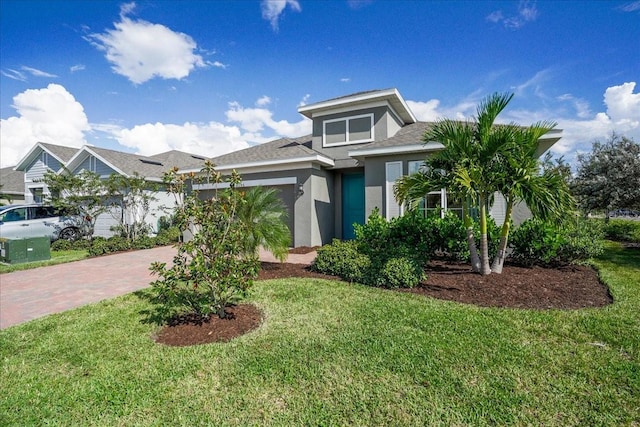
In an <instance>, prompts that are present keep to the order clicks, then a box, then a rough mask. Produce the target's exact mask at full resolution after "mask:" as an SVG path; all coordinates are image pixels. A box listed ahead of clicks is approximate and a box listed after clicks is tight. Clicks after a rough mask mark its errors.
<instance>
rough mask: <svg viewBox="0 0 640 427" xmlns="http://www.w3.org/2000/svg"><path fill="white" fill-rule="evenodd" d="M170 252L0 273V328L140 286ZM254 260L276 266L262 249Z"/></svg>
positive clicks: (296, 259) (306, 260)
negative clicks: (154, 263) (152, 269)
mask: <svg viewBox="0 0 640 427" xmlns="http://www.w3.org/2000/svg"><path fill="white" fill-rule="evenodd" d="M175 254H176V249H175V248H174V247H171V246H164V247H159V248H154V249H146V250H140V251H133V252H125V253H120V254H114V255H107V256H102V257H97V258H90V259H86V260H82V261H76V262H70V263H66V264H58V265H53V266H50V267H40V268H34V269H31V270H23V271H16V272H14V273H6V274H0V329H4V328H7V327H9V326H12V325H17V324H19V323H23V322H26V321H29V320H32V319H36V318H38V317H42V316H45V315H47V314H52V313H58V312H61V311H64V310H69V309H71V308H75V307H79V306H82V305H85V304H89V303H94V302H98V301H101V300H103V299H108V298H113V297H116V296H119V295H124V294H126V293H129V292H133V291H137V290H139V289H143V288H146V287H148V286H149V283H150V282H151V281H152V280H154V278H153V277H152V276H151V272H150V271H149V266H150V265H151V263H152V262H154V261H158V262H166V263H170V262H171V261H172V259H173V256H174V255H175ZM315 255H316V254H315V252H311V253H309V254H303V255H298V254H291V255H289V257H288V259H287V262H290V263H296V264H310V263H311V261H313V259H314V258H315ZM260 259H261V260H262V261H267V262H276V260H275V259H274V258H273V256H272V255H271V254H270V253H268V252H266V251H260Z"/></svg>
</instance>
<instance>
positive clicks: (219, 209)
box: [150, 161, 260, 321]
mask: <svg viewBox="0 0 640 427" xmlns="http://www.w3.org/2000/svg"><path fill="white" fill-rule="evenodd" d="M202 172H203V176H202V177H201V178H196V176H195V175H194V174H191V175H189V176H187V175H184V174H178V173H177V169H175V168H174V169H172V170H171V171H169V172H168V173H166V174H165V176H164V178H163V180H164V183H165V184H166V185H167V188H168V191H169V192H170V193H172V194H174V196H176V199H177V200H180V201H182V203H180V204H178V206H177V208H176V214H175V218H176V219H175V220H176V223H177V225H178V227H179V228H180V229H181V230H182V231H186V230H190V231H192V232H193V238H192V239H191V240H189V241H187V242H184V243H182V244H180V245H179V246H178V253H177V254H176V256H175V257H174V259H173V266H171V267H168V266H167V265H166V263H158V262H155V263H153V264H152V265H151V268H150V269H151V271H152V272H153V274H155V275H157V276H159V277H160V278H159V279H158V280H156V281H154V282H152V283H151V286H152V292H153V297H152V301H153V302H154V303H155V306H156V310H157V312H156V319H159V320H162V321H167V320H169V319H171V318H172V317H174V316H176V315H182V314H191V315H196V316H197V318H199V319H202V320H205V319H208V318H210V316H211V315H214V314H215V315H217V316H219V317H220V318H225V317H226V316H227V314H226V312H225V308H226V307H228V306H230V305H231V304H234V303H236V302H237V301H239V300H240V299H241V298H242V297H244V296H245V295H246V293H247V291H248V290H249V288H250V287H251V286H252V284H253V280H254V279H255V278H256V277H257V274H258V270H259V266H260V263H259V261H258V258H257V256H256V255H255V253H252V252H247V251H246V250H245V235H246V234H247V232H248V230H247V225H246V224H245V223H243V222H242V221H239V220H238V218H237V212H238V209H239V207H240V206H241V205H242V204H243V203H245V193H244V192H243V191H241V190H240V189H239V188H238V186H239V184H240V182H241V179H240V175H239V174H238V173H237V172H235V171H233V172H232V174H231V176H230V177H228V178H227V179H226V180H223V178H222V176H221V175H220V173H219V172H216V171H215V169H214V166H213V164H212V163H211V162H208V161H207V162H206V163H205V167H204V169H203V170H202ZM189 179H191V180H193V181H196V182H201V181H204V182H207V183H211V184H221V183H222V182H227V183H228V185H229V188H226V189H220V190H216V191H215V192H214V194H213V196H212V197H208V198H200V197H199V194H198V191H192V192H190V193H188V192H187V189H188V185H187V182H188V180H189Z"/></svg>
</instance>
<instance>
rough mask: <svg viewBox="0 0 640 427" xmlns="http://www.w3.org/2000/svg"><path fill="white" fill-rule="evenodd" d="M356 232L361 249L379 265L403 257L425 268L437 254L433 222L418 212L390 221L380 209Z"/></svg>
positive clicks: (357, 228)
mask: <svg viewBox="0 0 640 427" xmlns="http://www.w3.org/2000/svg"><path fill="white" fill-rule="evenodd" d="M355 233H356V242H357V250H358V251H359V252H360V253H363V254H365V255H367V256H368V257H369V258H370V259H371V262H372V263H373V264H375V265H384V264H385V263H386V262H387V260H389V259H391V258H402V257H405V258H412V259H414V260H415V261H416V262H418V263H420V264H421V265H425V264H426V263H427V262H428V261H429V259H430V258H431V256H432V254H433V252H434V245H435V238H434V233H433V226H432V223H431V220H430V219H428V218H424V217H422V216H420V215H419V214H418V213H416V212H410V213H407V214H406V215H404V216H401V217H398V218H394V219H392V220H391V221H386V220H385V219H384V218H382V216H380V212H379V210H378V209H377V208H376V209H374V210H373V212H372V213H371V215H370V216H369V218H368V219H367V222H366V223H365V224H362V225H356V228H355Z"/></svg>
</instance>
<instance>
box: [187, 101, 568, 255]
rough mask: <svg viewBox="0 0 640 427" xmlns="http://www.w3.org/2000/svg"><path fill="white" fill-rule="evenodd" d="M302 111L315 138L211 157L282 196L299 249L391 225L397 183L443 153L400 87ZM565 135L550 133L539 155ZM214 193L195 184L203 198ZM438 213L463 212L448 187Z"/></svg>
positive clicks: (497, 206) (499, 214)
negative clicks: (359, 227)
mask: <svg viewBox="0 0 640 427" xmlns="http://www.w3.org/2000/svg"><path fill="white" fill-rule="evenodd" d="M298 112H299V113H300V114H302V115H303V116H305V117H308V118H309V119H311V120H312V129H313V130H312V133H311V135H305V136H301V137H299V138H280V139H277V140H274V141H270V142H267V143H264V144H260V145H256V146H254V147H250V148H247V149H244V150H240V151H235V152H232V153H229V154H225V155H222V156H219V157H215V158H213V159H211V160H212V161H213V163H214V164H215V165H216V169H217V170H218V171H219V172H222V173H230V172H231V171H232V170H233V169H235V170H237V171H238V172H239V173H240V174H241V175H242V178H243V185H244V186H257V185H261V186H267V187H273V188H277V189H279V190H280V195H281V198H282V200H283V202H284V204H285V205H286V207H287V209H288V213H289V218H288V221H289V228H290V230H291V233H292V241H293V243H294V246H296V247H297V246H317V245H324V244H327V243H330V242H331V240H332V239H333V238H341V239H349V238H353V237H354V230H353V224H354V223H364V221H365V220H366V218H367V217H368V216H369V215H370V214H371V212H372V211H373V210H374V209H375V208H378V209H379V210H380V213H381V215H383V216H384V217H385V218H387V219H391V218H393V217H396V216H398V215H401V214H402V213H403V206H401V205H399V204H398V203H397V202H396V200H395V198H394V196H393V186H394V183H395V181H396V180H397V179H398V178H400V177H401V176H403V175H406V174H410V173H412V172H415V171H417V170H418V169H419V168H420V167H421V165H422V163H423V161H424V159H425V157H426V156H428V155H429V153H433V152H436V151H438V150H441V149H442V148H443V146H442V144H440V143H437V142H428V143H426V144H424V143H423V142H422V136H423V134H424V132H425V130H426V129H427V127H428V126H429V123H428V122H421V121H418V120H417V119H416V117H415V115H414V114H413V112H412V111H411V109H410V108H409V106H408V105H407V103H406V102H405V100H404V99H403V98H402V96H401V95H400V93H399V92H398V90H397V89H386V90H373V91H367V92H360V93H355V94H352V95H347V96H343V97H339V98H334V99H329V100H327V101H322V102H317V103H314V104H309V105H304V106H301V107H299V108H298ZM561 134H562V131H560V130H554V131H551V132H549V133H548V134H546V135H545V136H544V137H543V138H542V139H541V140H540V145H539V155H541V154H542V153H543V152H544V151H546V150H547V149H548V148H549V147H551V146H552V145H553V144H554V143H555V142H556V141H558V140H559V139H560V137H561ZM183 172H198V170H197V169H188V168H186V169H183ZM215 187H216V186H214V185H212V184H199V185H194V188H195V189H198V190H199V191H200V192H201V194H202V196H203V197H206V196H207V194H208V192H211V191H213V190H214V188H215ZM436 208H443V209H444V210H453V211H460V212H461V210H462V206H461V205H459V204H456V203H455V202H454V201H453V200H451V199H448V198H447V192H446V191H445V190H444V189H443V190H441V191H438V192H434V193H431V194H428V195H427V196H426V198H425V209H436ZM504 210H505V206H504V200H503V199H502V198H501V197H496V201H495V203H494V205H493V208H492V210H491V215H492V216H493V217H494V219H495V220H496V222H498V223H501V222H502V221H503V219H504ZM526 215H527V214H526V208H524V209H521V211H517V212H515V214H514V218H515V220H516V222H517V221H518V220H519V218H521V217H522V216H526Z"/></svg>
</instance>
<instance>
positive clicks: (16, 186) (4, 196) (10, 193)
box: [0, 166, 25, 205]
mask: <svg viewBox="0 0 640 427" xmlns="http://www.w3.org/2000/svg"><path fill="white" fill-rule="evenodd" d="M14 169H15V167H14V166H9V167H7V168H2V169H0V185H1V187H0V205H19V204H23V203H24V202H25V200H24V196H25V194H24V172H21V171H17V170H14Z"/></svg>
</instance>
